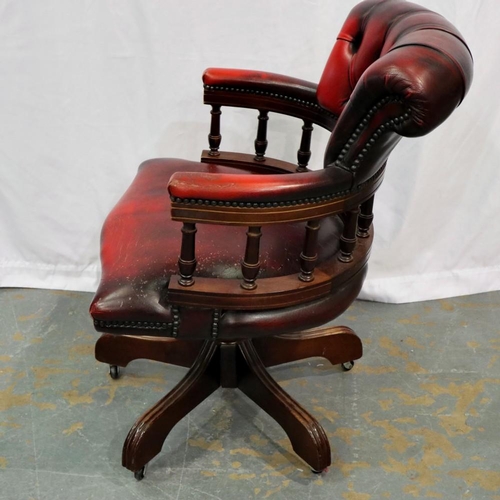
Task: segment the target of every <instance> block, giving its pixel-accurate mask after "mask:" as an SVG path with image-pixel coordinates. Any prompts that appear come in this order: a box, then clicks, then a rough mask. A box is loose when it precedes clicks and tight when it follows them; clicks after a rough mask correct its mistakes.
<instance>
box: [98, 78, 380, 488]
mask: <svg viewBox="0 0 500 500" xmlns="http://www.w3.org/2000/svg"><path fill="white" fill-rule="evenodd" d="M291 81H292V80H291ZM307 85H308V86H306V90H304V89H302V90H301V92H302V94H304V92H305V94H306V97H307V99H305V100H304V98H303V95H302V98H301V99H296V98H294V97H293V95H294V92H295V90H294V88H293V85H290V86H289V87H287V85H286V84H284V86H283V88H282V89H281V93H279V94H278V95H274V96H269V95H258V94H254V93H245V92H237V91H234V89H218V88H213V87H210V86H209V85H207V86H205V92H204V99H205V103H206V104H209V105H211V107H212V110H211V117H212V118H211V126H210V133H209V136H208V139H209V146H210V149H209V150H205V151H203V153H202V158H201V161H202V162H205V163H215V164H218V165H228V166H233V167H243V168H248V167H250V168H251V169H253V170H255V171H258V172H261V173H266V174H285V175H286V174H294V175H299V176H300V175H307V176H309V177H308V178H310V179H311V181H312V182H314V179H316V178H317V180H318V181H319V182H320V183H323V185H324V186H326V187H327V188H328V191H327V193H328V194H325V195H322V196H318V197H316V198H306V199H300V196H299V199H297V200H292V201H286V200H283V201H281V202H280V203H278V202H276V203H269V202H267V203H262V204H257V206H256V204H255V203H254V204H252V203H250V204H249V203H246V202H244V201H241V202H232V203H227V202H217V201H215V200H203V199H200V200H196V199H194V200H193V199H179V198H176V197H175V196H172V204H171V206H172V209H171V217H172V220H174V221H180V222H182V229H181V231H182V245H181V248H180V255H179V260H178V265H179V274H178V275H177V276H172V277H171V279H170V281H169V284H168V288H167V291H166V292H167V293H166V297H167V300H168V303H169V304H171V305H172V306H175V307H176V310H180V313H177V314H180V315H181V317H182V308H183V307H189V308H191V310H192V308H196V307H200V308H205V309H206V308H210V309H213V316H212V318H213V325H212V329H213V331H212V338H209V339H206V340H184V339H180V338H161V337H151V336H131V335H128V334H127V333H128V332H118V331H116V333H125V335H114V334H110V333H104V334H103V335H102V336H101V338H100V339H99V340H98V342H97V344H96V358H97V359H98V360H99V361H102V362H104V363H108V364H110V365H112V366H113V367H116V366H121V367H124V366H127V365H128V363H130V362H131V361H133V360H134V359H138V358H143V359H151V360H156V361H160V362H164V363H171V364H174V365H179V366H183V367H188V368H189V370H188V372H187V373H186V375H185V377H184V378H183V379H182V380H181V381H180V382H179V383H178V384H177V385H176V386H175V387H174V389H172V390H171V391H170V392H169V393H168V394H167V395H166V396H165V397H163V398H162V399H161V400H160V401H159V402H158V403H157V404H156V405H155V406H153V407H152V408H151V409H150V410H148V411H147V412H146V413H145V414H144V415H143V416H141V417H140V418H139V419H138V420H137V422H136V423H135V424H134V426H133V427H132V429H131V430H130V432H129V434H128V436H127V439H126V440H125V444H124V447H123V457H122V463H123V466H124V467H126V468H128V469H130V470H132V471H133V472H134V473H135V476H136V478H137V479H142V477H143V476H144V468H145V466H146V464H147V463H148V462H149V461H150V460H151V459H152V458H153V457H154V456H156V455H157V454H158V453H159V452H160V451H161V448H162V445H163V443H164V441H165V439H166V438H167V436H168V434H169V432H170V431H171V429H172V428H173V427H174V425H175V424H176V423H177V422H179V420H181V419H182V418H183V417H184V416H185V415H186V414H187V413H189V412H190V411H191V410H193V409H194V408H195V407H196V406H197V405H198V404H200V403H201V402H202V401H203V400H205V399H206V398H207V397H208V396H209V395H210V394H212V393H213V392H214V391H215V390H216V389H217V388H218V387H228V388H238V389H240V390H242V391H243V392H244V393H245V394H246V395H247V396H248V397H249V398H250V399H252V400H253V401H254V402H255V403H256V404H257V405H258V406H260V407H261V408H262V409H264V410H265V411H266V412H267V413H268V414H269V415H270V416H271V417H272V418H274V419H275V420H276V421H277V422H278V424H280V425H281V427H282V428H283V429H284V431H285V432H286V434H287V436H288V437H289V439H290V441H291V444H292V447H293V449H294V451H295V452H296V453H297V455H298V456H300V457H301V458H302V459H303V460H304V461H305V462H306V463H307V464H308V465H309V466H310V467H311V469H312V470H313V471H315V472H320V471H323V470H325V469H326V468H327V467H328V466H329V465H330V463H331V453H330V445H329V442H328V438H327V436H326V433H325V431H324V430H323V428H322V426H321V425H320V424H319V422H318V421H317V420H316V419H315V418H314V417H313V416H312V415H311V414H310V413H308V412H307V411H306V410H305V409H304V408H303V407H302V406H300V405H299V403H297V402H296V401H295V400H294V399H293V398H291V397H290V396H289V395H288V394H287V393H286V392H285V391H284V390H283V389H282V388H281V387H280V386H279V385H278V384H277V383H276V382H275V381H274V380H273V379H272V377H271V376H270V375H269V373H268V372H267V370H266V367H269V366H274V365H277V364H282V363H287V362H291V361H298V360H301V359H305V358H309V357H316V356H319V357H324V358H326V359H328V360H329V361H330V362H331V363H332V364H346V365H345V366H346V367H347V366H349V367H350V366H352V365H351V364H350V363H351V362H353V361H354V360H356V359H359V358H360V357H361V356H362V344H361V340H360V339H359V337H358V336H357V335H356V334H355V333H354V332H353V331H352V330H351V329H349V328H347V327H341V326H336V327H322V328H316V329H313V330H309V331H304V332H301V333H300V332H298V333H295V334H288V335H279V334H278V335H275V336H268V337H259V338H253V339H251V338H245V339H235V340H231V339H227V338H224V339H219V338H217V333H218V332H217V328H218V322H219V320H220V314H221V311H231V310H234V311H249V312H258V311H264V312H265V311H270V310H277V311H280V310H281V309H282V308H285V307H294V306H303V305H304V304H310V305H311V306H312V307H314V304H315V302H316V301H318V300H319V299H322V298H325V297H328V296H329V295H330V294H332V293H333V291H334V290H336V289H337V288H341V287H342V286H344V285H345V284H347V283H349V282H350V280H352V279H354V277H355V276H356V275H357V274H358V273H359V272H360V270H362V269H363V268H364V267H365V266H366V262H367V260H368V257H369V253H370V248H371V244H372V239H373V238H372V234H371V231H370V226H371V218H370V217H371V209H372V205H373V195H374V193H375V191H376V190H377V188H378V187H379V185H380V184H381V182H382V179H383V173H384V166H385V165H384V166H382V168H380V169H379V171H378V172H377V173H376V174H375V175H374V176H372V178H371V179H369V181H368V182H364V183H363V184H362V185H360V186H356V187H355V188H354V189H351V190H346V189H338V190H335V185H334V183H333V184H332V180H331V179H330V178H329V175H330V172H329V171H328V170H323V171H317V172H311V171H309V170H308V168H307V165H308V162H309V159H310V156H311V152H310V142H311V134H312V131H313V124H317V125H319V126H322V127H324V128H326V129H328V130H331V129H332V128H333V126H334V125H335V122H336V118H335V117H334V116H333V115H332V114H331V113H329V112H328V111H326V110H324V109H322V108H321V107H320V106H319V105H318V104H317V102H316V100H315V99H316V98H315V92H316V86H315V85H314V84H307ZM287 91H290V92H289V94H290V95H289V98H287V97H286V95H285V94H286V92H287ZM222 106H241V107H247V108H255V109H256V110H258V113H259V114H258V127H257V135H256V139H255V144H254V145H255V155H250V154H242V153H236V152H222V151H220V150H219V147H220V144H221V139H222V135H221V123H220V122H221V113H222V111H221V107H222ZM271 111H272V112H278V113H284V114H288V115H291V116H294V117H296V118H299V119H301V120H302V122H303V125H302V136H301V139H300V145H299V150H298V152H297V165H293V164H291V163H288V162H284V161H281V160H277V159H273V158H269V157H266V156H265V151H266V147H267V137H266V131H267V121H268V118H269V117H268V114H269V112H271ZM178 186H180V187H181V188H182V183H181V184H178ZM299 194H300V193H299ZM360 207H361V208H360ZM358 214H360V216H359V218H358ZM331 216H338V217H340V218H341V219H342V220H343V222H344V232H343V234H342V237H341V238H340V242H339V244H340V249H339V251H338V252H337V254H336V255H335V256H334V257H333V258H331V259H330V260H328V261H325V262H322V263H321V264H320V265H316V264H317V254H316V252H317V250H316V246H317V235H318V230H319V228H320V226H321V221H322V219H324V218H325V217H331ZM358 220H359V222H358ZM297 221H306V222H307V224H306V229H305V234H304V243H303V248H302V252H301V253H300V255H298V256H297V259H298V261H299V263H300V272H299V273H297V274H293V275H288V276H280V277H276V278H266V279H260V280H258V279H257V278H258V272H259V266H260V262H259V241H260V238H261V235H262V233H261V227H262V226H266V225H269V224H278V223H285V222H297ZM198 223H204V224H222V225H242V226H247V227H248V232H247V237H248V239H247V245H246V249H245V254H244V255H243V256H242V263H241V268H242V275H243V280H236V279H219V278H200V277H197V276H196V251H195V248H196V244H195V241H196V240H195V235H196V224H198ZM357 235H359V236H360V239H359V240H357V238H356V236H357ZM343 300H344V301H345V300H347V299H343ZM348 305H349V304H348V303H347V302H346V304H345V305H343V306H342V307H344V308H346V307H347V306H348ZM298 329H299V330H300V327H299V328H298ZM347 369H348V368H347ZM114 373H115V375H117V374H118V372H117V371H115V372H114Z"/></svg>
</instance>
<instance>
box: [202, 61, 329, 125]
mask: <svg viewBox="0 0 500 500" xmlns="http://www.w3.org/2000/svg"><path fill="white" fill-rule="evenodd" d="M203 84H204V87H205V92H204V102H205V104H212V105H219V106H236V107H242V108H253V109H265V110H267V111H273V112H276V113H282V114H286V115H290V116H294V117H296V118H302V119H303V120H308V121H311V122H313V123H316V124H318V125H320V126H322V127H324V128H326V129H327V130H332V129H333V127H334V125H335V123H336V121H337V117H336V116H335V115H333V114H332V113H330V112H329V111H328V110H326V109H325V108H323V107H321V106H320V105H319V103H318V99H317V97H316V90H317V84H315V83H312V82H308V81H306V80H300V79H298V78H292V77H288V76H285V75H279V74H276V73H267V72H263V71H253V70H237V69H225V68H209V69H207V70H206V71H205V73H204V74H203Z"/></svg>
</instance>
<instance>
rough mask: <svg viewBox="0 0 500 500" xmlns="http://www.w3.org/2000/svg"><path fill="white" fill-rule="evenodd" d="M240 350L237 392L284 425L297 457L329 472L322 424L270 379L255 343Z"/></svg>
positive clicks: (327, 451)
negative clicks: (240, 391)
mask: <svg viewBox="0 0 500 500" xmlns="http://www.w3.org/2000/svg"><path fill="white" fill-rule="evenodd" d="M239 347H240V351H241V354H242V355H243V358H244V361H245V363H241V364H240V374H239V380H238V388H239V389H241V390H242V391H243V392H244V393H245V394H246V395H247V396H248V397H249V398H250V399H251V400H252V401H254V402H255V403H256V404H257V405H259V406H260V407H261V408H262V409H263V410H264V411H266V412H267V413H268V414H269V415H270V416H271V417H272V418H274V419H275V420H276V421H277V422H278V424H280V425H281V427H282V428H283V429H284V431H285V432H286V434H287V435H288V437H289V439H290V442H291V443H292V447H293V449H294V451H295V453H297V455H298V456H299V457H301V458H302V459H303V460H304V461H305V462H307V463H308V464H309V465H310V466H311V468H312V469H313V470H314V471H318V472H319V471H323V470H324V469H326V468H327V467H328V466H329V465H330V463H331V453H330V444H329V442H328V438H327V436H326V434H325V431H324V430H323V428H322V427H321V425H320V424H319V422H318V421H317V420H316V419H315V418H314V417H313V416H312V415H311V414H310V413H308V412H307V411H306V410H305V409H304V408H302V406H300V405H299V404H298V403H297V402H296V401H295V400H294V399H293V398H292V397H291V396H289V395H288V394H287V393H286V392H285V391H284V390H283V389H282V388H281V387H280V386H279V385H278V384H277V382H276V381H275V380H274V379H273V378H272V377H271V376H270V375H269V373H268V372H267V370H266V369H265V367H264V364H263V363H262V361H261V360H260V358H259V355H258V353H257V351H256V349H255V348H254V346H253V344H252V341H249V340H246V341H243V342H241V343H239Z"/></svg>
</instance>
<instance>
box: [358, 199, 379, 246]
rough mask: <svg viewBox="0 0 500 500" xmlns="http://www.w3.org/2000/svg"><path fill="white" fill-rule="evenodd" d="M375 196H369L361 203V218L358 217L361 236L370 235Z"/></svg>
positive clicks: (359, 234) (366, 236)
mask: <svg viewBox="0 0 500 500" xmlns="http://www.w3.org/2000/svg"><path fill="white" fill-rule="evenodd" d="M374 199H375V196H372V197H371V198H368V199H367V200H366V201H365V202H363V203H362V204H361V207H360V209H361V210H360V213H359V219H358V232H357V235H358V236H359V237H360V238H368V236H369V235H370V227H371V225H372V221H373V201H374Z"/></svg>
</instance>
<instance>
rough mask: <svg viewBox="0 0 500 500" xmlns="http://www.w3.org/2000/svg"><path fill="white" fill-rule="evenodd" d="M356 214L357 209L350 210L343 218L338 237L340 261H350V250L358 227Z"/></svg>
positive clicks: (354, 244) (353, 245) (357, 212)
mask: <svg viewBox="0 0 500 500" xmlns="http://www.w3.org/2000/svg"><path fill="white" fill-rule="evenodd" d="M358 214H359V209H358V208H356V209H355V210H350V211H349V212H346V213H345V218H344V231H343V232H342V236H341V237H340V254H339V260H340V261H341V262H351V261H352V252H353V251H354V247H355V246H356V230H357V227H358Z"/></svg>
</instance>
